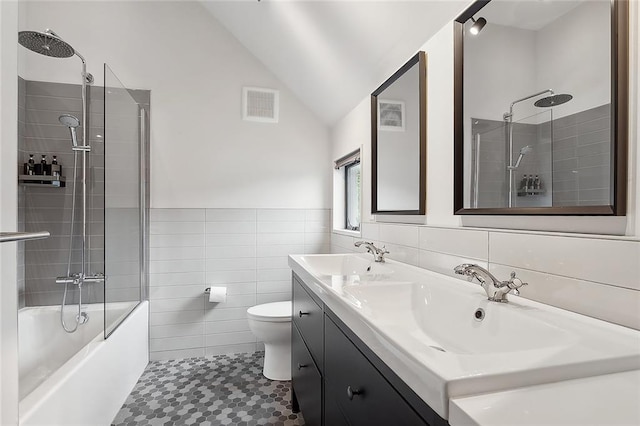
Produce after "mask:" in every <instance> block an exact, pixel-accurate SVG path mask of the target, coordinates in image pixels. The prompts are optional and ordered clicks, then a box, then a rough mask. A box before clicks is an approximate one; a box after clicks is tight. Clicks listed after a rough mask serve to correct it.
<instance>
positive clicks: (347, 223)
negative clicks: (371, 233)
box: [334, 149, 362, 232]
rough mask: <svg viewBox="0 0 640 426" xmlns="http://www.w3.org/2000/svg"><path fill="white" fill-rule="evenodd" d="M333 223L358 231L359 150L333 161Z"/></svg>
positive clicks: (339, 226)
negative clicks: (334, 172) (334, 171)
mask: <svg viewBox="0 0 640 426" xmlns="http://www.w3.org/2000/svg"><path fill="white" fill-rule="evenodd" d="M335 170H336V174H335V183H337V184H338V185H337V186H334V223H335V224H337V227H338V229H343V230H347V231H356V232H357V231H360V200H361V198H362V197H361V187H362V178H361V176H362V174H361V171H362V167H361V165H360V150H359V149H358V150H356V151H353V152H351V153H349V154H347V155H345V156H344V157H341V158H339V159H338V160H336V161H335Z"/></svg>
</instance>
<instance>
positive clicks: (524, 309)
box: [289, 254, 640, 419]
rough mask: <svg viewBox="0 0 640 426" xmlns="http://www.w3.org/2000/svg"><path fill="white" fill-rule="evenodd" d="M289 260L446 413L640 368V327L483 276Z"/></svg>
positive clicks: (343, 259) (341, 259)
mask: <svg viewBox="0 0 640 426" xmlns="http://www.w3.org/2000/svg"><path fill="white" fill-rule="evenodd" d="M289 265H290V267H291V268H292V270H293V271H294V272H295V273H296V274H297V275H298V276H299V277H300V278H301V279H302V280H304V281H305V283H306V284H307V285H308V286H309V287H310V288H311V289H312V290H313V291H314V292H316V293H317V294H318V295H319V296H320V297H321V298H322V300H323V302H324V303H325V304H326V305H327V306H328V307H329V308H330V309H332V310H333V311H334V312H336V314H338V315H340V316H341V319H343V320H344V321H345V323H346V324H347V325H349V326H350V327H352V329H353V331H354V332H356V334H358V335H359V337H361V338H362V339H363V340H364V341H365V343H367V345H368V346H369V347H370V348H371V349H372V350H373V351H374V352H376V353H377V355H378V356H380V358H381V359H382V360H383V361H385V362H386V363H387V364H388V365H389V366H390V367H391V368H392V369H393V370H394V371H395V372H396V374H398V376H399V377H400V378H402V379H403V380H404V381H405V382H406V383H407V384H408V385H409V386H410V387H411V388H412V389H413V390H414V391H415V392H416V393H417V394H418V395H419V396H420V397H421V398H422V399H423V400H424V401H425V402H426V403H427V404H429V406H431V408H432V409H433V410H435V411H436V412H437V413H438V414H439V415H440V416H442V417H443V418H445V419H447V418H448V405H449V400H450V399H451V398H456V397H461V396H468V395H474V394H479V393H486V392H493V391H501V390H506V389H513V388H517V387H523V386H531V385H536V384H542V383H551V382H557V381H561V380H569V379H574V378H581V377H589V376H596V375H601V374H608V373H615V372H621V371H628V370H634V369H640V333H639V332H638V331H635V330H631V329H627V328H625V327H621V326H617V325H614V324H610V323H607V322H604V321H599V320H596V319H593V318H589V317H586V316H583V315H579V314H575V313H572V312H569V311H565V310H562V309H557V308H554V307H552V306H548V305H544V304H541V303H537V302H533V301H530V300H527V299H524V298H521V297H514V296H510V302H509V303H496V302H492V301H489V300H487V296H486V294H485V292H484V290H483V289H482V288H481V287H480V286H478V285H476V284H472V283H469V282H466V281H464V280H460V279H458V278H454V277H449V276H445V275H442V274H438V273H435V272H431V271H428V270H425V269H420V268H417V267H414V266H411V265H407V264H403V263H401V262H396V261H392V260H387V261H386V262H385V263H377V262H374V261H373V259H372V257H371V256H369V255H364V254H339V255H299V256H290V259H289ZM530 284H531V285H535V283H530ZM603 303H606V302H605V301H603Z"/></svg>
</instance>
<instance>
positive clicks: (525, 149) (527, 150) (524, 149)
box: [507, 145, 533, 170]
mask: <svg viewBox="0 0 640 426" xmlns="http://www.w3.org/2000/svg"><path fill="white" fill-rule="evenodd" d="M531 151H533V147H532V146H531V145H527V146H524V147H522V148H521V149H520V155H518V159H517V160H516V164H514V165H513V166H507V169H508V170H515V169H517V168H518V167H520V162H521V161H522V159H523V158H524V156H525V155H527V154H528V153H530V152H531Z"/></svg>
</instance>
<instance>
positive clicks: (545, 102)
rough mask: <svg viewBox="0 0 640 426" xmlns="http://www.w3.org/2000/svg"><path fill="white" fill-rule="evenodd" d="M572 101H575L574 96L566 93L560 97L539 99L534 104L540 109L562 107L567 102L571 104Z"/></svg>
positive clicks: (553, 96)
mask: <svg viewBox="0 0 640 426" xmlns="http://www.w3.org/2000/svg"><path fill="white" fill-rule="evenodd" d="M571 99H573V96H571V95H569V94H566V93H561V94H559V95H552V96H547V97H546V98H542V99H538V100H537V101H536V102H535V103H534V105H535V106H537V107H538V108H549V107H555V106H558V105H562V104H564V103H566V102H569V101H570V100H571Z"/></svg>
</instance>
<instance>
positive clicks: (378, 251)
mask: <svg viewBox="0 0 640 426" xmlns="http://www.w3.org/2000/svg"><path fill="white" fill-rule="evenodd" d="M353 245H354V246H356V247H360V246H362V245H363V246H365V247H366V248H367V251H368V252H369V253H371V254H372V255H373V260H375V261H376V262H379V263H384V255H385V254H387V253H389V251H388V250H387V249H386V248H385V247H384V246H382V248H378V247H376V246H374V245H373V243H372V242H369V241H356V242H355V243H354V244H353Z"/></svg>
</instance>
